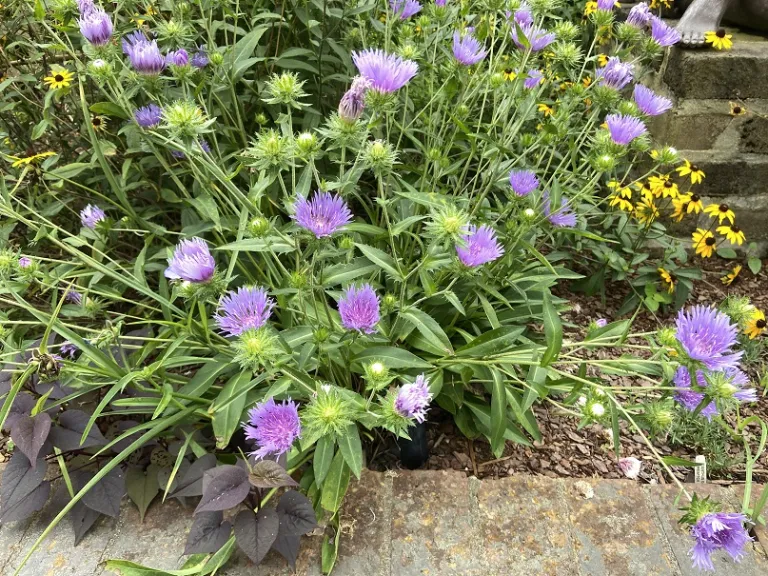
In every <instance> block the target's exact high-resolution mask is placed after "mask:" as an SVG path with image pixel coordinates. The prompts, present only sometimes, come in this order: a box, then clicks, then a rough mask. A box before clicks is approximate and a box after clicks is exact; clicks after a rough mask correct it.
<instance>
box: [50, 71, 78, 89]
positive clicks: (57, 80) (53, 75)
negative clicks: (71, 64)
mask: <svg viewBox="0 0 768 576" xmlns="http://www.w3.org/2000/svg"><path fill="white" fill-rule="evenodd" d="M74 77H75V73H74V72H70V71H69V70H67V69H66V68H55V69H54V68H51V71H50V75H49V76H46V77H45V78H43V83H44V84H45V85H47V86H48V88H49V89H50V90H59V89H60V88H69V87H70V85H71V84H72V79H73V78H74Z"/></svg>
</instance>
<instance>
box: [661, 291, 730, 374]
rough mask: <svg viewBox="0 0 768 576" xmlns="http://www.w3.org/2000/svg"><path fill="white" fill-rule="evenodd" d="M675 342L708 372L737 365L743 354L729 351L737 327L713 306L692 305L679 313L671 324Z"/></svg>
mask: <svg viewBox="0 0 768 576" xmlns="http://www.w3.org/2000/svg"><path fill="white" fill-rule="evenodd" d="M675 324H676V326H677V340H678V341H679V342H680V345H681V346H682V347H683V350H684V351H685V353H686V354H687V355H688V357H689V358H691V359H693V360H697V361H699V362H701V363H702V364H704V366H706V367H707V368H709V369H710V370H723V369H725V368H728V367H735V366H737V365H738V362H739V359H741V356H742V355H743V354H744V352H743V351H739V352H733V351H732V350H731V347H732V346H733V345H734V344H736V340H737V334H738V326H736V325H735V324H731V321H730V318H728V316H727V315H726V314H724V313H722V312H719V311H717V310H716V309H715V308H713V307H708V306H702V305H698V306H693V307H691V308H689V309H688V310H680V312H679V313H678V315H677V320H676V322H675Z"/></svg>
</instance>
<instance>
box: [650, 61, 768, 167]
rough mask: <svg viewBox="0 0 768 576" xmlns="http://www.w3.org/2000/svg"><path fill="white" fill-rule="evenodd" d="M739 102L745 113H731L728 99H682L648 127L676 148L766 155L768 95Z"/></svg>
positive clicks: (659, 140)
mask: <svg viewBox="0 0 768 576" xmlns="http://www.w3.org/2000/svg"><path fill="white" fill-rule="evenodd" d="M766 49H768V46H767V47H766ZM766 74H768V70H767V71H766ZM738 105H739V106H741V107H742V108H743V109H744V110H746V113H745V114H744V115H741V116H733V115H731V107H730V104H729V102H728V100H712V99H698V98H696V99H688V98H681V99H679V100H678V101H677V103H676V105H675V107H674V108H673V109H672V111H670V112H667V113H666V114H664V115H662V116H657V117H655V118H654V119H653V121H652V122H651V123H650V129H651V132H652V133H653V135H654V137H655V139H656V140H657V141H658V142H661V143H663V144H667V145H669V146H674V147H675V148H678V149H687V150H713V151H715V150H716V151H718V152H725V153H732V152H733V151H735V150H738V151H739V152H747V153H754V154H768V95H767V97H766V98H754V99H746V100H740V101H739V102H738Z"/></svg>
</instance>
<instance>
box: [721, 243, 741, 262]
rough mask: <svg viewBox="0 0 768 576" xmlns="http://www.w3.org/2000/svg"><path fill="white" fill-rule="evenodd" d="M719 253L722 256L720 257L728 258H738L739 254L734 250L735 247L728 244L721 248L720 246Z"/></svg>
mask: <svg viewBox="0 0 768 576" xmlns="http://www.w3.org/2000/svg"><path fill="white" fill-rule="evenodd" d="M717 255H718V256H720V258H727V259H728V260H733V259H734V258H738V254H736V250H734V249H733V248H729V247H728V246H723V247H721V248H718V249H717Z"/></svg>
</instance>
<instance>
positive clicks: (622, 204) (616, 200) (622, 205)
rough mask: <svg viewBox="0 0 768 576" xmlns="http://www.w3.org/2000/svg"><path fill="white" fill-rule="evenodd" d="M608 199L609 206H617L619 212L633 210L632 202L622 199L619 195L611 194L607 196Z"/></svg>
mask: <svg viewBox="0 0 768 576" xmlns="http://www.w3.org/2000/svg"><path fill="white" fill-rule="evenodd" d="M608 199H609V200H610V202H609V204H610V205H611V206H618V207H619V210H623V211H624V212H632V210H633V209H634V206H633V204H632V202H630V201H629V200H627V199H626V198H622V197H621V195H620V194H611V195H610V196H608Z"/></svg>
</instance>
